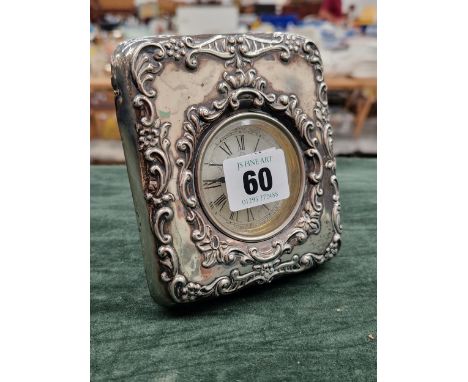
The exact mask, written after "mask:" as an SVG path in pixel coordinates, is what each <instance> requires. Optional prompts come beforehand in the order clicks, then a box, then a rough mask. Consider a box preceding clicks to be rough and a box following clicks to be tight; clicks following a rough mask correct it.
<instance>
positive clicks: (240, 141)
mask: <svg viewBox="0 0 468 382" xmlns="http://www.w3.org/2000/svg"><path fill="white" fill-rule="evenodd" d="M236 139H237V144H238V145H239V150H245V142H244V135H243V134H242V135H241V136H240V137H238V136H236Z"/></svg>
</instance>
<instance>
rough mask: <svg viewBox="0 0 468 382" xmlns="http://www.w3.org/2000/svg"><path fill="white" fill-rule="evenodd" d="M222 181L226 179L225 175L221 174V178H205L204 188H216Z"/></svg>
mask: <svg viewBox="0 0 468 382" xmlns="http://www.w3.org/2000/svg"><path fill="white" fill-rule="evenodd" d="M221 183H226V180H225V179H224V176H221V177H219V178H215V179H204V180H203V188H206V189H208V188H215V187H220V186H221Z"/></svg>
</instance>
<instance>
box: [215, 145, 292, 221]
mask: <svg viewBox="0 0 468 382" xmlns="http://www.w3.org/2000/svg"><path fill="white" fill-rule="evenodd" d="M223 170H224V178H225V179H226V190H227V195H228V201H229V209H230V210H231V211H232V212H235V211H240V210H243V209H246V208H251V207H256V206H260V205H262V204H266V203H272V202H277V201H278V200H283V199H287V198H288V197H289V183H288V172H287V170H286V161H285V160H284V152H283V150H281V149H276V148H271V149H268V150H264V151H260V152H256V153H253V154H248V155H243V156H240V157H237V158H229V159H226V160H224V162H223Z"/></svg>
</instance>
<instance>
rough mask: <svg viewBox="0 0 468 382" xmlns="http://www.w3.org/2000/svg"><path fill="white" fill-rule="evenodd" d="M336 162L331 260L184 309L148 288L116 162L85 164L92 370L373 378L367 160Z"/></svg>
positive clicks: (103, 376)
mask: <svg viewBox="0 0 468 382" xmlns="http://www.w3.org/2000/svg"><path fill="white" fill-rule="evenodd" d="M337 167H338V168H337V173H338V179H339V182H340V191H341V203H342V223H343V226H344V232H343V236H342V238H343V243H342V247H341V251H340V254H339V255H338V256H337V257H336V258H334V259H333V260H331V261H330V262H328V263H326V264H324V265H322V266H321V267H319V268H316V269H315V270H312V271H308V272H306V273H303V274H300V275H294V276H292V277H285V278H283V279H280V280H276V281H274V282H273V283H272V284H270V285H268V286H265V287H257V288H251V289H249V290H247V291H245V292H242V293H240V294H238V295H235V296H229V297H225V298H221V299H217V300H212V301H211V302H209V303H205V304H202V305H200V306H194V307H193V308H191V309H189V310H185V311H171V310H168V309H167V308H163V307H161V306H158V305H156V304H155V303H154V302H153V301H152V300H151V297H150V296H149V292H148V290H147V287H146V281H145V276H144V271H143V259H142V255H141V252H140V244H139V239H138V230H137V226H136V217H135V212H134V210H133V203H132V199H131V194H130V188H129V184H128V178H127V174H126V171H125V167H123V166H93V167H91V379H92V380H94V381H107V380H122V381H150V380H151V381H155V380H156V381H287V380H288V381H289V380H290V381H373V380H375V379H376V358H377V354H376V346H377V344H376V340H372V339H370V338H369V337H368V336H369V334H372V335H373V336H374V337H375V338H376V329H377V328H376V325H377V324H376V314H377V312H376V235H377V219H376V160H375V159H358V158H338V166H337Z"/></svg>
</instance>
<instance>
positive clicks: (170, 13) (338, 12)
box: [90, 0, 377, 164]
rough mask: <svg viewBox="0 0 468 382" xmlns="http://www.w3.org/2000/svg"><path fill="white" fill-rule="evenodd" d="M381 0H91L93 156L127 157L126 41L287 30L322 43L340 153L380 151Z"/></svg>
mask: <svg viewBox="0 0 468 382" xmlns="http://www.w3.org/2000/svg"><path fill="white" fill-rule="evenodd" d="M376 14H377V10H376V0H309V1H303V0H220V1H211V0H210V1H206V2H205V1H202V2H200V1H197V2H194V1H190V0H185V1H183V0H177V1H175V0H91V25H90V32H91V33H90V39H91V43H90V49H91V55H90V56H91V86H90V89H91V97H90V101H91V116H90V117H91V163H96V164H97V163H124V161H125V159H124V154H123V150H122V145H121V142H120V135H119V129H118V126H117V120H116V117H115V109H114V95H113V92H112V87H111V82H110V57H111V55H112V52H113V50H114V49H115V47H116V46H117V45H118V44H119V43H120V42H122V41H124V40H127V39H131V38H135V37H143V36H151V35H157V34H176V35H188V34H202V33H245V32H249V31H250V32H274V31H288V32H294V33H297V34H301V35H303V36H305V37H307V38H309V39H311V40H313V41H314V42H315V43H316V44H317V46H318V47H319V49H320V52H321V54H322V59H323V63H324V69H325V81H326V83H327V85H328V89H329V92H328V98H329V104H330V112H331V122H332V125H333V127H334V134H335V140H334V148H335V154H336V155H354V156H376V155H377V118H376V115H377V19H376Z"/></svg>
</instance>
